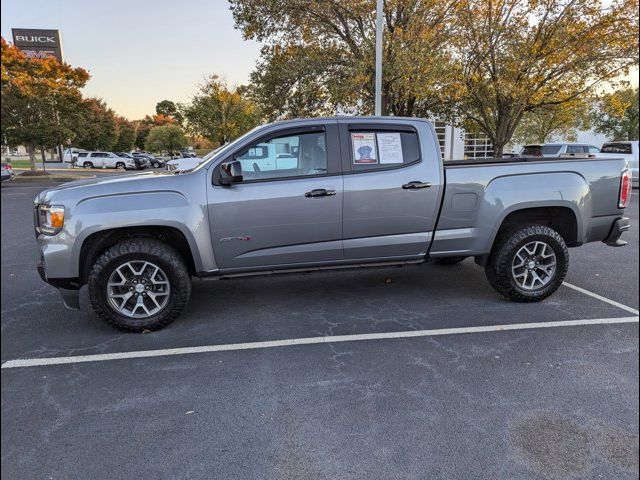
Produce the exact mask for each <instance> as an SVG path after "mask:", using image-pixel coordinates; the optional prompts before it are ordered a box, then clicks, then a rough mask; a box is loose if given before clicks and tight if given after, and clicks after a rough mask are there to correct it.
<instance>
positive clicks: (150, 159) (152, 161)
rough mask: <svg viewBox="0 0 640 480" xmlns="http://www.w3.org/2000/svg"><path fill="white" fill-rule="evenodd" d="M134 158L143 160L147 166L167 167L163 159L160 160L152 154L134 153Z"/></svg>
mask: <svg viewBox="0 0 640 480" xmlns="http://www.w3.org/2000/svg"><path fill="white" fill-rule="evenodd" d="M133 155H134V157H136V158H143V159H145V161H146V164H147V166H149V167H153V168H160V167H164V166H165V163H166V162H165V160H164V159H162V158H158V157H156V156H155V155H152V154H151V153H134V154H133Z"/></svg>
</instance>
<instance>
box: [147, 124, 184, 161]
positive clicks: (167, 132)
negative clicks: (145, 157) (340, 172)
mask: <svg viewBox="0 0 640 480" xmlns="http://www.w3.org/2000/svg"><path fill="white" fill-rule="evenodd" d="M145 146H146V149H147V150H148V151H151V152H162V151H166V152H168V153H169V155H171V154H173V153H174V152H176V151H178V150H180V149H181V148H184V147H186V146H187V138H186V137H185V135H184V132H183V131H182V128H180V127H179V126H178V125H163V126H161V127H154V128H152V129H151V131H150V132H149V136H148V137H147V142H146V144H145Z"/></svg>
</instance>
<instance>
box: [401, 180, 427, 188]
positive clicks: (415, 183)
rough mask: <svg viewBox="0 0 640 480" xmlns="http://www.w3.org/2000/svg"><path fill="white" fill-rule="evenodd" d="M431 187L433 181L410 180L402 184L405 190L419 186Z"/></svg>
mask: <svg viewBox="0 0 640 480" xmlns="http://www.w3.org/2000/svg"><path fill="white" fill-rule="evenodd" d="M429 187H431V183H429V182H417V181H416V182H409V183H405V184H404V185H402V188H403V189H404V190H417V189H419V188H429Z"/></svg>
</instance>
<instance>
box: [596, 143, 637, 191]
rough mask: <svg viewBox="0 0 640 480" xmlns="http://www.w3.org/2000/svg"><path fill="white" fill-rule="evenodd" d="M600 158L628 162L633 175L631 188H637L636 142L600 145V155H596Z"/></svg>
mask: <svg viewBox="0 0 640 480" xmlns="http://www.w3.org/2000/svg"><path fill="white" fill-rule="evenodd" d="M597 156H598V157H600V158H612V157H614V158H620V157H622V158H624V159H626V160H627V162H629V168H630V169H631V173H632V174H633V186H634V187H636V188H637V187H638V176H639V175H640V172H639V171H638V140H633V141H621V142H607V143H605V144H604V145H602V148H601V149H600V154H599V155H597Z"/></svg>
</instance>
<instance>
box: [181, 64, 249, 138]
mask: <svg viewBox="0 0 640 480" xmlns="http://www.w3.org/2000/svg"><path fill="white" fill-rule="evenodd" d="M184 115H185V118H186V120H187V125H188V128H189V130H190V133H191V134H193V135H202V136H203V137H205V138H208V139H209V140H211V141H212V142H215V143H218V144H219V145H224V144H225V143H227V142H229V141H231V140H233V139H234V138H236V137H239V136H240V135H242V134H243V133H245V132H247V131H249V130H250V129H251V128H253V127H255V126H256V125H257V124H258V123H259V121H260V117H259V115H258V109H257V107H256V105H255V104H254V103H253V102H252V101H251V100H250V99H249V98H248V96H247V93H246V89H244V88H243V87H238V88H232V89H230V88H229V87H227V85H226V84H225V83H224V82H222V81H221V80H220V79H219V78H218V77H217V76H216V75H212V76H211V77H210V78H209V79H208V80H207V81H206V83H204V84H203V85H201V87H200V89H199V92H198V93H197V94H196V95H195V96H194V97H193V98H192V100H191V103H190V104H189V105H187V106H186V107H185V109H184Z"/></svg>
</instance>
